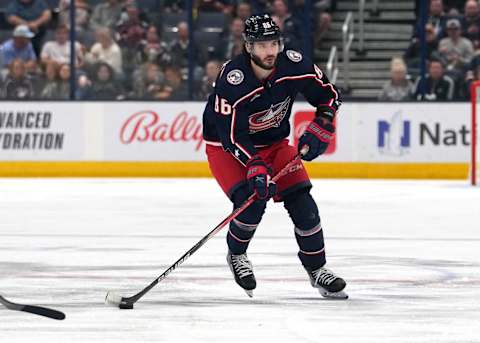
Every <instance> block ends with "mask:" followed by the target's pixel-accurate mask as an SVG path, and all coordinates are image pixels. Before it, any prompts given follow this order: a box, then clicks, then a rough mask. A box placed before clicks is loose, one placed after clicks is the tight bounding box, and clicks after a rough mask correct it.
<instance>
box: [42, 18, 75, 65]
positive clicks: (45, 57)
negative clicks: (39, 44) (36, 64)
mask: <svg viewBox="0 0 480 343" xmlns="http://www.w3.org/2000/svg"><path fill="white" fill-rule="evenodd" d="M68 36H69V30H68V28H67V27H66V26H65V25H59V26H58V27H57V30H56V31H55V40H53V41H48V42H46V43H45V44H44V46H43V49H42V53H41V54H40V59H41V61H42V63H43V64H46V63H48V62H49V61H55V62H57V63H58V64H63V63H70V41H69V39H68V38H69V37H68ZM75 56H76V67H77V68H81V67H82V66H83V63H84V56H83V51H82V45H81V44H80V43H79V42H75Z"/></svg>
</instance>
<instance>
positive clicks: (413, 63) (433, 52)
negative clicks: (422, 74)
mask: <svg viewBox="0 0 480 343" xmlns="http://www.w3.org/2000/svg"><path fill="white" fill-rule="evenodd" d="M425 40H426V42H427V59H428V60H430V59H431V58H432V57H435V58H437V57H438V55H439V53H438V51H437V49H438V40H437V38H436V36H435V29H434V28H433V25H432V24H427V25H426V26H425ZM421 51H422V50H421V45H420V40H419V39H418V38H417V37H414V38H412V42H411V43H410V45H409V46H408V48H407V51H406V52H405V55H404V58H405V61H406V63H407V66H408V69H409V71H410V73H413V74H418V72H419V71H420V57H421Z"/></svg>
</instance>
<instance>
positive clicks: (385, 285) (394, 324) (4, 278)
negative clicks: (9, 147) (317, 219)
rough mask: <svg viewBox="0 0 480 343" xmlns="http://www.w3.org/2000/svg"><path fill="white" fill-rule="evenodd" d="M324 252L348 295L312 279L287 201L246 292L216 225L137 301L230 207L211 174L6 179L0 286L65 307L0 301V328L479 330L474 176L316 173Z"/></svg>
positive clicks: (331, 337)
mask: <svg viewBox="0 0 480 343" xmlns="http://www.w3.org/2000/svg"><path fill="white" fill-rule="evenodd" d="M314 186H315V187H314V189H313V194H314V197H315V199H316V200H317V202H318V204H319V208H320V212H321V216H322V223H323V227H324V234H325V239H326V250H327V259H328V266H329V267H330V268H331V269H333V270H334V271H335V272H336V273H338V274H339V275H341V276H343V277H344V278H345V279H346V280H347V282H348V286H347V291H348V293H349V294H350V299H349V300H348V301H328V300H324V299H322V298H321V297H320V295H319V294H318V293H317V292H316V291H315V290H314V289H313V288H311V286H310V285H309V283H308V281H307V276H306V274H305V272H304V271H303V269H302V267H301V266H300V263H299V261H298V259H297V257H296V250H297V247H296V243H295V239H294V235H293V227H292V224H291V222H290V220H289V218H288V215H287V214H286V212H285V210H284V209H283V207H282V206H281V205H279V204H269V207H268V209H267V213H266V215H265V217H264V220H263V222H262V224H261V225H260V227H259V229H258V231H257V234H256V237H255V238H254V240H253V241H252V243H251V246H250V249H249V256H250V258H251V260H252V262H253V264H254V268H255V273H256V277H257V282H258V287H257V289H256V290H255V292H254V298H253V299H250V298H248V297H247V296H246V294H245V293H244V292H243V291H242V290H241V289H240V288H239V287H238V286H237V285H236V284H235V283H234V281H233V279H232V277H231V275H230V271H229V269H228V267H227V266H226V262H225V253H226V243H225V233H226V230H223V231H221V232H220V233H219V234H218V236H217V237H214V238H213V239H212V240H210V241H209V242H207V244H206V245H204V246H203V247H202V248H201V249H200V250H199V251H198V252H197V253H196V254H194V255H193V256H192V257H191V258H190V259H189V260H187V261H186V262H185V263H184V264H183V265H182V266H181V267H179V268H178V269H176V270H175V271H174V272H172V273H171V274H170V275H169V276H168V277H167V278H166V279H165V280H164V281H163V282H161V283H160V284H159V285H157V286H156V287H155V288H154V289H153V290H152V291H151V292H150V293H148V294H147V295H146V296H145V297H144V298H143V299H141V300H140V301H139V302H138V303H137V304H136V306H135V309H134V310H119V309H117V308H113V307H107V306H105V305H104V303H103V300H104V297H105V294H106V292H107V291H108V290H115V291H118V292H120V294H122V295H133V294H135V293H136V292H138V291H140V290H141V289H143V288H144V287H145V286H146V285H148V284H149V283H150V282H151V281H153V280H154V279H155V278H156V277H157V276H158V275H159V274H161V273H162V272H163V270H165V269H166V268H167V267H168V266H170V265H171V264H172V263H173V262H174V261H175V260H176V259H177V258H179V257H180V256H181V255H182V254H183V253H184V252H185V251H186V250H188V249H189V248H190V247H192V246H193V245H194V244H195V243H196V242H197V241H198V240H199V239H200V238H202V237H203V236H204V235H205V234H206V233H207V232H209V231H210V230H211V229H212V228H213V227H215V226H216V225H217V224H218V223H219V222H220V221H221V220H222V219H223V218H225V217H226V216H227V215H228V214H229V213H230V210H231V208H230V204H229V203H228V202H227V201H226V199H225V197H224V195H223V194H222V193H221V192H220V190H219V187H218V186H217V185H216V184H215V182H214V180H212V179H181V180H178V179H0V294H2V295H4V296H5V297H6V298H7V299H10V300H13V301H17V302H21V303H30V304H38V305H44V306H49V307H52V308H56V309H59V310H62V311H64V312H65V313H66V315H67V318H66V320H65V321H54V320H50V319H46V318H42V317H38V316H34V315H31V314H27V313H22V312H14V311H9V310H6V309H4V308H3V307H1V306H0V342H1V343H7V342H8V343H9V342H29V343H33V342H35V343H45V342H49V343H50V342H55V343H64V342H67V343H69V342H78V343H87V342H244V343H250V342H274V343H277V342H325V343H337V342H346V343H347V342H348V343H375V342H382V343H391V342H398V343H411V342H435V343H447V342H448V343H452V342H458V343H470V342H477V343H478V342H480V300H479V299H480V269H479V267H480V188H472V187H470V186H468V185H467V182H466V181H464V182H463V181H462V182H452V181H365V180H315V181H314Z"/></svg>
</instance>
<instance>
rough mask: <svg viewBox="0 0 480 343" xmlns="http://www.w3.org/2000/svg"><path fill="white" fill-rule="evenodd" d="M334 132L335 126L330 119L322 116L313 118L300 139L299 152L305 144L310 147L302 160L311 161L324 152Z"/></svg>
mask: <svg viewBox="0 0 480 343" xmlns="http://www.w3.org/2000/svg"><path fill="white" fill-rule="evenodd" d="M334 134H335V126H333V124H332V122H331V121H330V120H329V119H327V118H325V117H323V116H321V117H317V118H315V119H314V120H312V122H311V123H310V124H309V125H308V126H307V129H306V130H305V132H304V134H303V135H302V136H301V137H300V139H299V140H298V151H299V152H300V151H301V149H302V148H303V146H305V145H306V146H307V147H308V152H307V153H306V154H305V155H302V160H305V161H311V160H313V159H315V158H317V157H318V156H319V155H321V154H323V153H324V152H325V150H327V148H328V145H329V144H330V141H331V140H332V139H333V136H334Z"/></svg>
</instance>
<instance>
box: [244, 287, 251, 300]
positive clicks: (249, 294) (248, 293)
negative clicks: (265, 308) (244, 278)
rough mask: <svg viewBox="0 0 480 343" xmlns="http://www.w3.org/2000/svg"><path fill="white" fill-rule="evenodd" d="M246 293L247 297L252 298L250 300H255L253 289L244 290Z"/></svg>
mask: <svg viewBox="0 0 480 343" xmlns="http://www.w3.org/2000/svg"><path fill="white" fill-rule="evenodd" d="M244 291H245V293H247V295H248V296H249V297H250V298H253V290H251V289H244Z"/></svg>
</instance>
